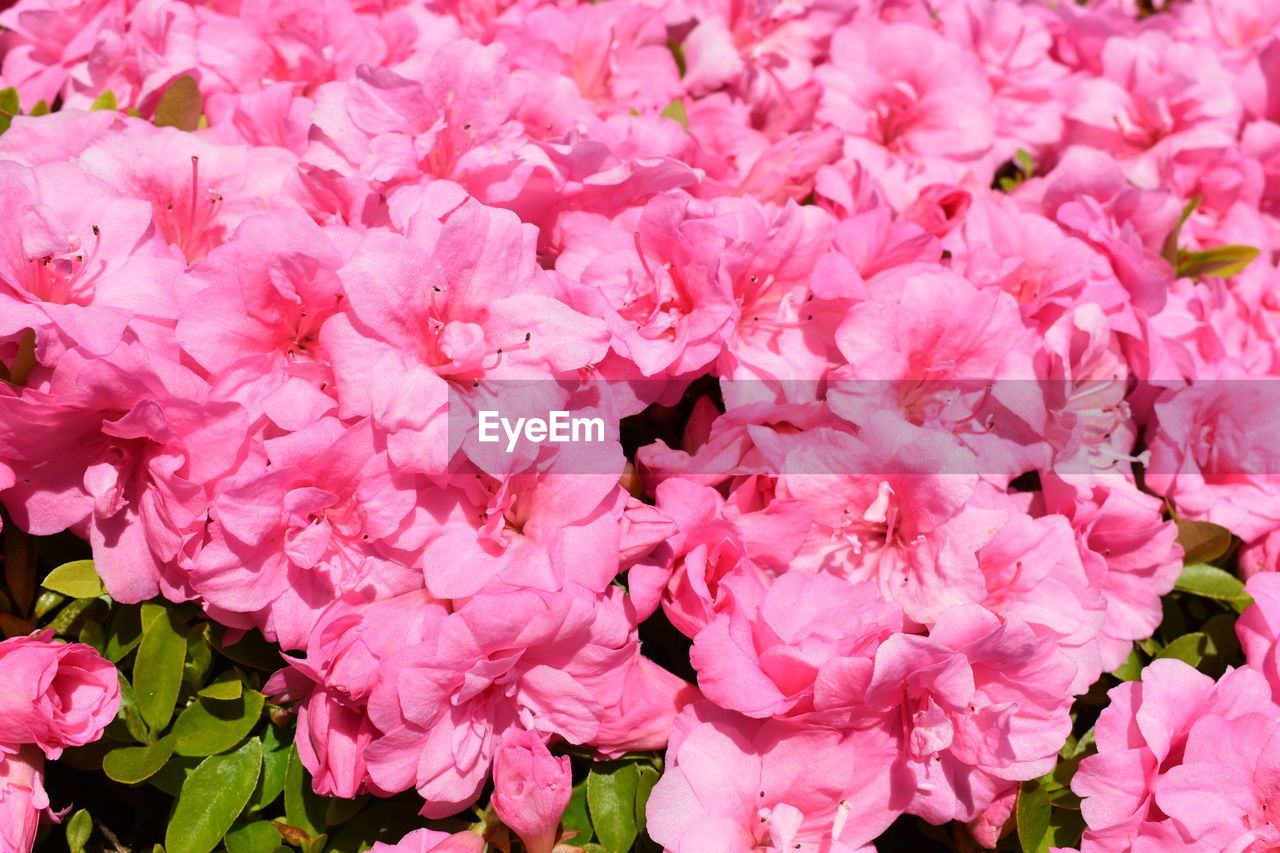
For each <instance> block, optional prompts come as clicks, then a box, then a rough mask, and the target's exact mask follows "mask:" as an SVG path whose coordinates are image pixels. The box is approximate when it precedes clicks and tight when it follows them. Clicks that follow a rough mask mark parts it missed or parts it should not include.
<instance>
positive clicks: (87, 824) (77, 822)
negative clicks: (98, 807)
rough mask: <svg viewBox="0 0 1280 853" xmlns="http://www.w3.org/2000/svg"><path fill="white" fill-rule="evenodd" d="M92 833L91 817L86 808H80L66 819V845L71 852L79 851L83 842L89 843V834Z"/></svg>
mask: <svg viewBox="0 0 1280 853" xmlns="http://www.w3.org/2000/svg"><path fill="white" fill-rule="evenodd" d="M92 834H93V818H91V817H89V811H88V810H87V809H80V811H78V812H76V813H75V814H73V815H72V816H71V820H69V821H67V846H68V847H70V848H71V853H80V851H81V850H83V849H84V846H85V844H87V843H89V836H90V835H92Z"/></svg>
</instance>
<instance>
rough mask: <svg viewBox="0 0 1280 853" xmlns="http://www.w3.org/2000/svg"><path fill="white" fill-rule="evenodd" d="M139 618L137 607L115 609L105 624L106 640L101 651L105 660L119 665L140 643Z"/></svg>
mask: <svg viewBox="0 0 1280 853" xmlns="http://www.w3.org/2000/svg"><path fill="white" fill-rule="evenodd" d="M140 617H141V609H140V608H138V607H117V608H115V610H114V611H113V612H112V614H111V619H110V620H109V621H108V622H107V639H106V643H105V644H104V645H103V651H102V654H103V656H104V657H105V658H106V659H107V660H109V661H111V662H112V663H119V662H120V661H122V660H124V658H125V656H126V655H128V654H129V652H131V651H133V650H134V649H136V648H137V647H138V643H140V642H141V641H142V622H141V618H140Z"/></svg>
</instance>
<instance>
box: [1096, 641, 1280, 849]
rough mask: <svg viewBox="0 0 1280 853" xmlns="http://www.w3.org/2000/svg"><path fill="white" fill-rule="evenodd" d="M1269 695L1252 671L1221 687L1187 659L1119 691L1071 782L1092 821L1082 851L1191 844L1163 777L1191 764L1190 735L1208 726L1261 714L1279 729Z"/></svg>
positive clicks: (1229, 677) (1161, 666)
mask: <svg viewBox="0 0 1280 853" xmlns="http://www.w3.org/2000/svg"><path fill="white" fill-rule="evenodd" d="M1270 695H1271V691H1270V688H1269V686H1268V685H1267V683H1266V680H1265V679H1263V677H1262V676H1261V675H1259V674H1258V673H1256V672H1254V671H1253V670H1251V669H1239V670H1234V671H1231V672H1228V673H1227V674H1226V675H1224V676H1223V677H1222V679H1221V681H1219V682H1218V683H1217V684H1215V683H1214V682H1213V680H1212V679H1211V678H1209V677H1208V676H1207V675H1203V674H1201V673H1199V672H1196V671H1195V670H1194V669H1192V668H1191V667H1190V666H1188V665H1187V664H1185V663H1183V662H1182V661H1179V660H1168V659H1166V660H1156V661H1152V662H1151V663H1150V664H1148V665H1147V666H1146V667H1145V668H1144V669H1143V670H1142V680H1141V681H1130V682H1126V683H1124V684H1121V685H1120V686H1119V687H1115V688H1113V689H1112V690H1111V691H1110V692H1109V693H1108V698H1109V699H1110V700H1111V701H1110V704H1109V705H1108V706H1107V707H1106V708H1104V709H1103V711H1102V714H1101V715H1100V716H1099V717H1098V722H1097V725H1096V726H1095V729H1094V731H1095V733H1096V738H1097V743H1098V753H1097V754H1096V755H1091V756H1089V757H1087V758H1085V759H1084V760H1083V761H1081V762H1080V767H1079V770H1078V771H1077V772H1076V775H1075V776H1074V778H1073V779H1072V781H1071V788H1072V790H1073V791H1075V792H1076V793H1077V794H1079V795H1080V796H1082V797H1084V800H1083V802H1082V803H1081V806H1080V808H1081V812H1082V813H1083V815H1084V819H1085V822H1086V823H1087V824H1088V829H1086V830H1085V835H1084V841H1083V843H1082V845H1081V850H1082V851H1090V852H1091V853H1125V851H1129V850H1135V851H1136V850H1146V851H1151V853H1155V851H1157V850H1170V849H1177V848H1179V847H1182V846H1184V845H1190V844H1191V842H1192V836H1189V835H1184V834H1183V832H1182V831H1180V827H1179V825H1178V824H1176V823H1173V822H1171V821H1170V819H1169V817H1168V813H1167V812H1165V811H1164V810H1163V808H1162V806H1161V805H1160V803H1159V802H1158V799H1157V796H1156V792H1157V791H1158V790H1160V789H1161V787H1162V784H1163V777H1164V776H1165V775H1166V774H1168V773H1169V772H1170V771H1171V770H1172V769H1174V768H1176V767H1177V766H1178V765H1180V764H1181V763H1182V762H1183V760H1185V757H1186V752H1187V749H1188V745H1189V738H1190V736H1191V734H1192V732H1193V731H1194V730H1195V727H1196V726H1197V725H1198V724H1199V723H1200V722H1202V721H1205V720H1218V721H1223V722H1228V723H1229V722H1230V721H1232V720H1235V719H1237V718H1241V717H1244V718H1246V719H1247V718H1249V717H1251V716H1253V715H1255V714H1257V713H1259V712H1262V713H1264V714H1266V715H1267V717H1268V719H1269V723H1268V724H1267V726H1268V728H1269V729H1271V730H1274V727H1275V725H1276V721H1278V720H1280V711H1278V710H1276V709H1275V708H1274V707H1273V706H1272V705H1271V702H1270ZM1215 725H1217V724H1215ZM1231 740H1232V738H1228V739H1226V740H1217V741H1216V742H1215V745H1214V749H1215V751H1217V752H1218V754H1220V755H1221V754H1222V753H1221V751H1222V750H1223V748H1224V747H1226V746H1227V745H1228V744H1229V743H1230V742H1231ZM1235 784H1236V783H1232V784H1230V785H1228V786H1227V787H1232V788H1234V787H1235ZM1242 793H1247V789H1245V790H1243V791H1242ZM1203 803H1204V801H1203V800H1201V801H1200V804H1201V805H1203ZM1201 813H1202V814H1205V815H1211V814H1216V812H1212V811H1202V812H1201ZM1229 815H1230V812H1229V811H1226V812H1224V813H1223V815H1222V816H1223V817H1224V818H1228V817H1229ZM1144 839H1146V840H1144ZM1190 849H1195V848H1190ZM1208 849H1213V850H1223V849H1226V848H1225V847H1210V848H1208ZM1241 849H1243V848H1241ZM1206 853H1207V851H1206Z"/></svg>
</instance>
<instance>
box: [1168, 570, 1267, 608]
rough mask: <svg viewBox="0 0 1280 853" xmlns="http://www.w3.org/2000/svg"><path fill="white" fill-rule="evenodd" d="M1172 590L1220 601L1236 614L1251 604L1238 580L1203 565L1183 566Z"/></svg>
mask: <svg viewBox="0 0 1280 853" xmlns="http://www.w3.org/2000/svg"><path fill="white" fill-rule="evenodd" d="M1174 589H1176V590H1178V591H1179V592H1186V593H1190V594H1191V595H1198V596H1200V597H1202V598H1212V599H1214V600H1215V601H1221V602H1223V603H1224V604H1229V605H1231V606H1232V607H1233V608H1235V609H1236V611H1238V612H1240V611H1243V610H1244V609H1245V608H1246V607H1248V606H1249V605H1250V604H1252V603H1253V599H1252V598H1251V597H1250V596H1249V593H1247V592H1245V591H1244V583H1243V582H1241V580H1240V579H1239V578H1237V577H1236V576H1235V575H1233V574H1231V573H1230V572H1227V571H1224V570H1222V569H1220V568H1218V567H1217V566H1210V565H1207V564H1205V563H1192V564H1191V565H1189V566H1184V567H1183V569H1182V574H1181V575H1180V576H1179V577H1178V582H1177V584H1176V585H1175V586H1174Z"/></svg>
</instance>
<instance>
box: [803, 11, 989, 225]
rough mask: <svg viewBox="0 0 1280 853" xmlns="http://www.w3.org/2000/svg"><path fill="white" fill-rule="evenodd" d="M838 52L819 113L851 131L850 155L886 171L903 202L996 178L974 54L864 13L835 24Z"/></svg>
mask: <svg viewBox="0 0 1280 853" xmlns="http://www.w3.org/2000/svg"><path fill="white" fill-rule="evenodd" d="M831 58H832V61H831V63H830V64H828V65H825V66H823V67H821V68H819V69H818V71H817V78H818V81H819V82H820V83H821V84H822V88H823V94H822V103H821V106H820V107H819V109H818V118H819V119H820V120H822V121H824V122H829V123H830V124H832V125H834V126H835V127H837V128H839V129H840V130H842V131H844V132H845V133H846V137H845V156H846V157H848V158H850V159H853V160H856V161H858V162H860V163H861V164H862V165H863V166H865V167H866V168H868V169H871V170H872V171H873V172H875V173H876V174H885V176H886V178H887V180H885V189H886V191H887V192H888V193H889V196H890V199H891V200H892V202H893V204H894V206H895V207H897V208H899V209H900V208H902V207H905V206H906V205H907V204H908V203H909V202H910V200H911V194H912V193H913V191H915V190H919V189H920V188H922V187H924V186H926V185H927V184H931V183H953V184H960V183H962V182H963V181H964V180H965V179H966V178H967V177H969V176H972V177H973V178H975V179H976V182H978V183H982V184H985V183H988V182H989V181H990V179H991V178H990V171H991V167H989V166H985V165H983V164H981V163H980V162H979V161H980V160H981V158H982V157H984V156H985V155H986V154H987V152H988V151H989V150H990V148H991V146H992V144H993V143H994V141H995V116H994V115H993V112H992V108H991V86H990V84H989V83H988V81H987V77H986V74H985V73H983V70H982V67H981V66H980V65H979V64H978V61H977V58H976V57H975V56H974V55H973V54H972V53H969V52H968V51H966V50H964V49H963V48H961V47H960V46H959V45H957V44H955V43H953V42H950V41H948V40H947V39H946V38H944V37H943V36H941V35H939V34H938V33H936V32H934V31H933V30H931V29H927V28H925V27H922V26H917V25H915V24H905V23H904V24H887V25H886V24H880V23H878V22H873V21H865V20H860V21H858V22H856V23H854V24H849V25H846V26H844V27H842V28H841V29H839V30H837V31H836V33H835V35H834V36H833V38H832V41H831ZM882 180H884V179H882Z"/></svg>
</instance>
